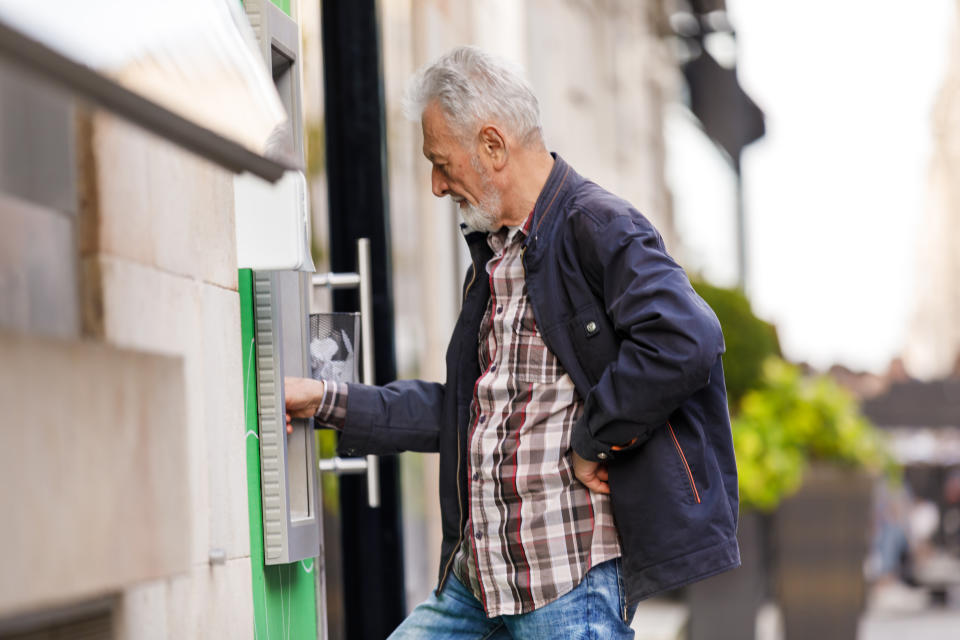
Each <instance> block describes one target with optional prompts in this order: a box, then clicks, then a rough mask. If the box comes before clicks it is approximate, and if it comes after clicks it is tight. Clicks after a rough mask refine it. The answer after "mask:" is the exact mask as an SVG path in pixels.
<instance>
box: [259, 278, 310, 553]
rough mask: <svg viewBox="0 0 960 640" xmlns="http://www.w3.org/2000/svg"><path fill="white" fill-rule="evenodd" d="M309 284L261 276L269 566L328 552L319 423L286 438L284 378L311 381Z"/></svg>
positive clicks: (298, 426)
mask: <svg viewBox="0 0 960 640" xmlns="http://www.w3.org/2000/svg"><path fill="white" fill-rule="evenodd" d="M305 278H309V275H306V274H300V273H297V272H292V271H279V272H264V271H255V272H254V274H253V293H254V304H255V311H254V321H255V327H254V335H255V341H256V369H257V395H258V404H259V407H260V477H261V493H262V499H263V536H264V561H265V562H266V564H286V563H290V562H295V561H297V560H304V559H307V558H314V557H317V556H318V555H319V554H320V550H321V546H322V537H321V536H322V533H321V532H322V529H321V523H320V514H319V512H320V509H319V507H318V504H319V496H318V494H317V477H316V470H315V466H314V463H313V461H314V459H315V453H314V437H313V421H312V420H294V421H293V433H292V434H289V435H288V434H287V432H286V419H285V410H284V393H283V378H284V376H297V377H306V376H309V375H310V371H309V362H308V360H307V355H306V345H307V333H308V328H309V327H308V326H307V317H308V316H307V310H308V307H307V305H308V301H307V300H306V298H305V293H306V291H307V289H306V288H305V286H304V280H305Z"/></svg>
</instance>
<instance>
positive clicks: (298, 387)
mask: <svg viewBox="0 0 960 640" xmlns="http://www.w3.org/2000/svg"><path fill="white" fill-rule="evenodd" d="M325 389H326V385H324V383H323V382H321V381H319V380H311V379H310V378H284V379H283V391H284V396H285V398H286V405H287V433H293V424H292V420H293V418H312V417H313V416H315V415H316V414H317V409H319V408H320V403H321V402H323V393H324V391H325Z"/></svg>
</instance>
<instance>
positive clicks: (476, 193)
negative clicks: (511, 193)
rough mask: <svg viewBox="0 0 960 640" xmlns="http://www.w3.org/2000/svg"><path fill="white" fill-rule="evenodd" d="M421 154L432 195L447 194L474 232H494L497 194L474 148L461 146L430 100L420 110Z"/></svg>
mask: <svg viewBox="0 0 960 640" xmlns="http://www.w3.org/2000/svg"><path fill="white" fill-rule="evenodd" d="M421 122H422V124H423V155H425V156H426V157H427V160H429V161H430V162H431V163H432V164H433V169H432V171H431V174H430V183H431V188H432V190H433V195H435V196H437V197H438V198H442V197H443V196H447V195H448V196H450V198H451V199H452V200H453V201H454V202H455V203H457V206H458V207H459V209H460V215H461V216H462V217H463V220H464V222H466V223H467V225H468V226H470V227H471V228H473V229H476V230H478V231H496V230H497V229H499V228H500V227H501V226H502V225H501V224H500V222H499V221H500V217H501V211H500V193H499V191H497V189H496V186H495V185H494V184H493V182H492V180H491V179H490V177H489V174H488V172H487V170H486V169H485V168H484V167H483V164H482V163H481V162H480V158H479V156H478V155H477V150H476V149H468V148H465V147H464V145H463V143H462V142H461V141H460V139H458V138H457V136H456V135H455V134H454V132H453V129H452V128H451V127H450V124H449V122H448V121H447V117H446V115H445V114H444V113H443V111H442V110H441V109H440V107H438V106H437V105H436V103H431V104H429V105H428V106H427V108H426V109H424V110H423V116H422V121H421Z"/></svg>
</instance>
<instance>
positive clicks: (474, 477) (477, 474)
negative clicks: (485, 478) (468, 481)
mask: <svg viewBox="0 0 960 640" xmlns="http://www.w3.org/2000/svg"><path fill="white" fill-rule="evenodd" d="M473 479H474V480H479V479H480V474H479V473H477V472H476V471H474V472H473Z"/></svg>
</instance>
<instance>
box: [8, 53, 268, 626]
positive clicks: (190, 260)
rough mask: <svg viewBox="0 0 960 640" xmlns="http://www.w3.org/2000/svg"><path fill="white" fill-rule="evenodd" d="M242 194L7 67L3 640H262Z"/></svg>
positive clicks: (225, 176)
mask: <svg viewBox="0 0 960 640" xmlns="http://www.w3.org/2000/svg"><path fill="white" fill-rule="evenodd" d="M232 184H233V183H232V176H231V174H229V173H227V172H225V171H223V170H221V169H219V168H217V167H215V166H213V165H211V164H210V163H208V162H206V161H203V160H200V159H198V158H197V157H195V156H193V155H191V154H189V153H187V152H184V151H182V150H180V149H179V148H177V147H174V146H173V145H171V144H170V143H168V142H165V141H163V140H161V139H159V138H156V137H155V136H153V135H150V134H148V133H145V132H144V131H142V130H140V129H138V128H136V127H134V126H131V125H129V124H127V123H126V122H124V121H122V120H119V119H117V118H115V117H112V116H110V115H107V114H104V113H101V112H89V111H86V110H85V109H84V108H81V107H78V106H77V105H76V104H75V103H74V101H73V99H72V98H71V97H70V96H69V95H67V94H63V93H60V92H57V91H55V90H52V89H51V88H49V87H47V86H46V85H44V84H43V83H41V82H39V81H37V80H35V79H31V78H29V77H27V76H23V75H22V74H21V73H20V72H18V71H15V70H12V69H9V68H5V67H0V359H2V361H3V362H4V367H3V369H2V372H0V377H2V379H0V402H2V403H3V405H4V419H3V425H2V429H0V434H2V435H0V468H2V469H3V476H2V479H3V482H2V483H0V509H2V512H3V513H4V518H5V522H7V523H8V524H7V526H5V527H2V528H0V545H2V546H3V548H4V549H6V550H7V552H8V554H9V555H11V556H15V557H14V558H13V559H12V560H11V561H9V562H7V563H6V566H5V569H4V571H3V572H2V577H0V631H2V630H4V629H12V628H17V625H20V626H21V627H22V626H23V624H24V620H27V619H40V620H44V619H51V615H53V612H58V611H59V612H63V611H71V610H73V611H75V610H78V608H79V609H84V610H90V607H93V608H96V609H102V610H105V611H107V612H109V613H111V615H112V617H113V627H114V631H115V635H116V637H118V638H137V639H141V638H168V637H178V638H196V637H224V638H247V637H252V635H253V628H254V626H253V610H252V608H253V602H252V588H251V572H250V544H249V521H248V503H247V482H246V447H245V441H244V437H245V429H244V415H243V395H242V391H243V386H242V383H243V381H242V366H241V347H240V308H239V296H238V294H237V269H236V250H235V246H234V243H235V240H234V229H233V191H232ZM212 557H213V558H215V559H216V560H215V561H213V562H211V558H212ZM91 603H92V604H91ZM38 616H39V617H38Z"/></svg>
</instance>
